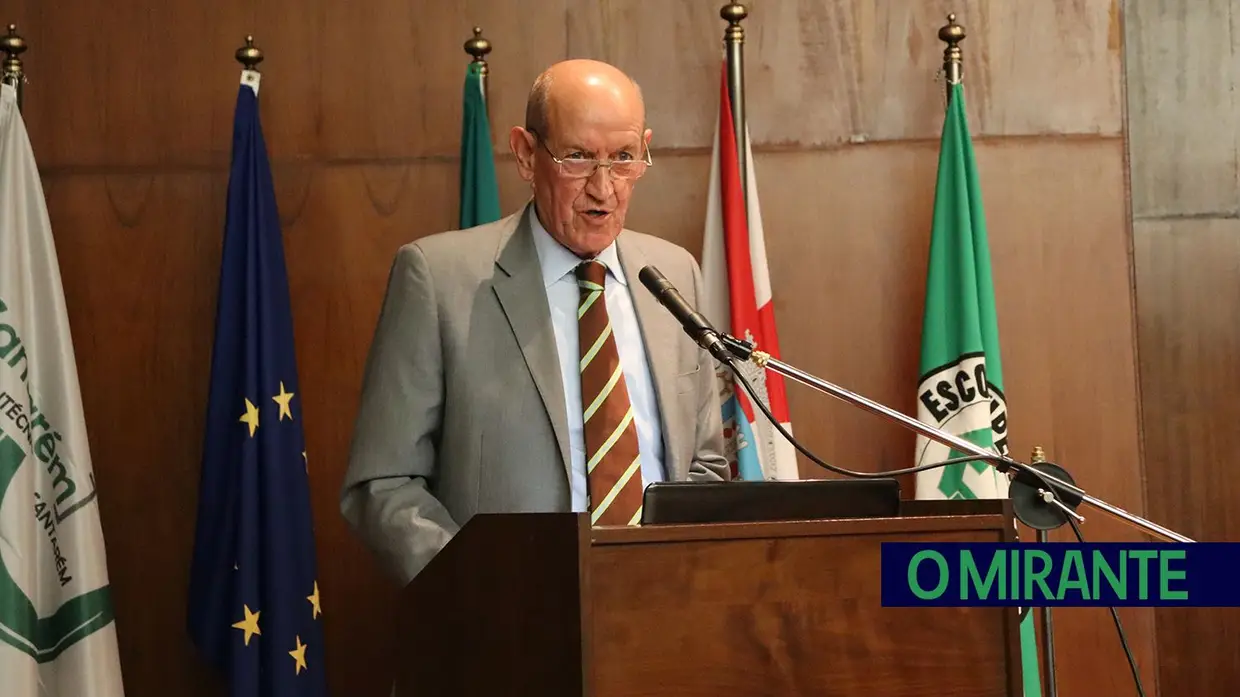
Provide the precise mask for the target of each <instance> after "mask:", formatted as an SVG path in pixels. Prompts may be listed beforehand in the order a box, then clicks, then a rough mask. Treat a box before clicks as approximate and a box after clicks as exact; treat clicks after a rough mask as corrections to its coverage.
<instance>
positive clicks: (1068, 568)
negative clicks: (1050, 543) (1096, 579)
mask: <svg viewBox="0 0 1240 697" xmlns="http://www.w3.org/2000/svg"><path fill="white" fill-rule="evenodd" d="M1063 562H1064V564H1063V568H1062V569H1060V570H1059V592H1058V593H1057V594H1056V595H1055V599H1056V600H1063V599H1064V596H1065V595H1067V592H1068V590H1069V589H1072V590H1075V591H1078V592H1080V594H1081V599H1082V600H1089V582H1088V581H1086V580H1085V561H1084V560H1083V559H1081V552H1080V550H1075V549H1070V550H1068V553H1067V554H1066V555H1064V560H1063ZM1069 574H1071V576H1072V577H1071V578H1069Z"/></svg>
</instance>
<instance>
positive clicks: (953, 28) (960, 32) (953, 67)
mask: <svg viewBox="0 0 1240 697" xmlns="http://www.w3.org/2000/svg"><path fill="white" fill-rule="evenodd" d="M964 37H965V33H964V27H962V26H960V25H959V24H956V13H955V12H953V13H951V14H949V15H947V24H944V25H943V27H942V28H940V29H939V40H940V41H943V42H944V43H946V44H947V48H945V49H943V75H944V76H945V77H946V78H947V80H946V82H947V84H946V85H945V90H946V97H947V101H948V102H951V98H952V86H953V85H958V84H960V82H961V80H963V79H964V52H963V51H961V50H960V42H961V41H964Z"/></svg>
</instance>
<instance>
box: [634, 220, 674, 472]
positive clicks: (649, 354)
mask: <svg viewBox="0 0 1240 697" xmlns="http://www.w3.org/2000/svg"><path fill="white" fill-rule="evenodd" d="M616 246H617V250H618V252H619V254H620V266H621V267H622V268H623V269H624V276H625V278H626V279H628V283H629V293H630V294H631V295H632V297H633V309H634V311H635V312H636V313H637V323H638V325H639V326H640V327H641V332H642V339H643V343H644V344H645V345H646V364H647V365H648V366H650V375H651V378H652V379H653V380H654V389H655V395H656V397H657V398H658V401H659V422H660V424H661V426H662V431H663V452H664V462H665V466H666V468H667V476H668V479H672V480H679V479H684V478H686V477H687V476H688V474H689V463H688V462H682V461H681V460H680V458H679V457H678V454H679V453H680V447H679V446H680V442H681V438H682V436H683V432H684V428H685V425H684V424H682V423H681V420H680V418H679V416H680V413H679V411H678V409H679V401H678V400H677V399H676V375H677V372H676V371H677V369H678V366H679V362H678V360H677V357H678V356H679V355H680V352H679V351H678V350H677V349H676V346H677V345H678V344H677V342H676V335H677V333H678V332H679V331H680V325H679V324H677V323H676V321H675V319H674V318H672V316H671V315H670V314H668V312H667V310H666V309H664V307H663V306H662V305H660V304H659V301H658V300H656V299H655V297H654V295H652V294H651V293H650V291H649V290H647V289H646V287H645V286H644V285H642V283H641V280H640V279H639V278H638V272H640V271H641V270H642V268H643V267H645V266H646V265H647V264H648V263H650V262H649V261H647V259H646V255H645V254H644V253H643V252H642V250H641V248H640V245H639V244H638V243H637V242H636V241H635V240H634V238H633V237H632V236H631V235H626V234H625V233H621V234H620V236H619V237H617V238H616ZM669 353H670V354H671V355H670V356H669V355H668V354H669Z"/></svg>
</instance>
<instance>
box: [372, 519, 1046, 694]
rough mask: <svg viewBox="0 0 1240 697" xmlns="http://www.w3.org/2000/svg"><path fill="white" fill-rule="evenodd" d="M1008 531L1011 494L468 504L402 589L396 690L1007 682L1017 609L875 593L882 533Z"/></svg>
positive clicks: (746, 688) (953, 537)
mask: <svg viewBox="0 0 1240 697" xmlns="http://www.w3.org/2000/svg"><path fill="white" fill-rule="evenodd" d="M1014 539H1015V527H1014V525H1013V519H1012V515H1011V512H1010V505H1009V503H1008V502H1007V501H1006V500H987V501H968V502H955V501H942V502H932V501H904V502H902V510H901V515H900V517H897V518H869V519H854V520H820V521H807V522H769V523H729V524H713V525H668V526H648V527H634V528H599V529H591V527H590V524H589V518H588V517H587V516H585V515H578V514H572V513H563V514H560V513H548V514H513V515H507V514H505V515H480V516H477V517H475V518H473V519H472V520H471V521H470V522H469V523H468V524H466V525H465V526H464V528H463V529H462V530H461V532H460V533H459V534H458V535H457V537H456V538H455V539H453V541H452V542H451V543H450V544H449V545H448V546H447V547H445V548H444V550H443V551H442V552H440V553H439V555H438V556H436V557H435V559H433V560H432V561H431V563H430V564H429V565H428V566H427V567H426V569H425V570H424V571H423V572H422V573H421V574H420V575H419V576H418V577H417V578H415V579H414V581H413V582H412V583H410V584H409V586H408V587H407V588H406V589H405V591H404V595H403V598H402V601H403V602H402V609H401V616H400V618H399V621H400V624H399V627H400V629H399V631H401V632H402V634H403V635H402V637H401V639H400V640H399V641H398V642H397V643H398V646H399V647H400V649H399V650H400V654H399V656H398V657H397V660H396V663H397V672H398V675H397V692H396V694H397V695H398V696H399V697H406V696H407V695H411V696H414V697H439V696H441V695H443V696H446V695H452V696H453V697H474V696H477V697H482V696H486V697H518V696H525V695H529V696H531V697H533V696H537V697H570V696H572V697H576V696H583V697H620V696H623V697H641V696H647V697H655V696H663V695H675V696H676V697H768V696H769V697H777V696H778V697H788V696H792V695H796V696H809V695H823V696H830V697H860V696H862V695H865V696H867V697H879V696H881V697H930V696H933V697H1000V696H1003V697H1019V696H1020V695H1021V670H1020V643H1019V633H1018V615H1017V611H1016V610H1015V609H1012V608H884V607H882V606H881V588H880V581H879V579H880V573H879V564H880V549H879V544H880V543H882V542H885V541H886V542H890V541H927V542H929V541H941V542H1004V541H1013V540H1014Z"/></svg>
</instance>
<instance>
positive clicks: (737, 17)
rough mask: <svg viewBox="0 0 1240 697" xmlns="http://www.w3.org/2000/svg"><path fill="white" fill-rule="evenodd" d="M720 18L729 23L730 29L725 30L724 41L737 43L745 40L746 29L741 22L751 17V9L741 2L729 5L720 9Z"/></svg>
mask: <svg viewBox="0 0 1240 697" xmlns="http://www.w3.org/2000/svg"><path fill="white" fill-rule="evenodd" d="M719 16H720V17H721V18H722V19H723V20H724V21H725V22H727V23H728V28H727V29H726V30H724V35H723V38H724V40H725V41H735V42H737V43H741V42H743V41H744V40H745V28H744V27H742V26H741V21H742V20H744V19H745V18H746V17H748V16H749V8H747V7H745V6H744V5H742V4H741V3H739V2H732V3H728V4H727V5H724V6H723V7H721V8H719Z"/></svg>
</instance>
